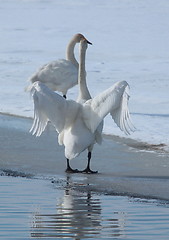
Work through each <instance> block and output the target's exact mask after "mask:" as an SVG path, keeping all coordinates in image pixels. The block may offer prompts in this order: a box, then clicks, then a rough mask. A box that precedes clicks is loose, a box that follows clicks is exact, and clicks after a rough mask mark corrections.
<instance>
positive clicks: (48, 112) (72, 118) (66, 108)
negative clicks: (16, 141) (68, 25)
mask: <svg viewBox="0 0 169 240" xmlns="http://www.w3.org/2000/svg"><path fill="white" fill-rule="evenodd" d="M87 45H88V44H87V40H86V39H83V40H81V41H80V51H79V52H80V61H79V73H78V74H79V75H78V85H79V95H78V99H77V101H73V100H66V99H65V98H63V97H62V96H60V95H59V94H57V93H55V92H53V91H52V90H50V89H49V88H48V87H47V86H45V85H44V84H43V83H41V82H35V83H34V84H33V85H32V88H31V93H32V96H33V100H34V122H33V125H32V128H31V130H30V131H31V132H32V134H34V135H36V136H40V135H41V134H42V132H43V131H44V130H45V128H46V126H47V123H48V121H50V122H51V124H52V125H53V126H54V127H55V129H56V131H57V132H58V142H59V144H60V145H64V147H65V157H66V159H67V169H66V172H84V173H96V172H97V171H92V170H91V169H90V161H91V153H92V150H93V146H94V144H95V143H98V144H101V141H102V128H103V119H104V118H105V117H106V116H107V115H108V114H111V116H112V119H113V120H114V122H115V123H116V124H117V126H118V127H119V128H120V129H121V130H122V131H123V132H124V133H126V134H130V132H131V131H134V126H133V124H132V122H131V120H130V113H129V109H128V100H129V93H128V92H129V85H128V83H127V82H126V81H120V82H116V83H115V84H114V85H112V86H111V87H110V88H108V89H107V90H105V91H103V92H102V93H100V94H99V95H97V96H96V97H94V98H91V95H90V93H89V90H88V88H87V84H86V73H85V55H86V49H87ZM85 150H88V162H87V167H86V168H85V169H84V170H83V171H78V170H77V169H72V168H71V166H70V160H71V159H73V158H75V157H77V156H78V155H79V154H80V153H81V152H83V151H85Z"/></svg>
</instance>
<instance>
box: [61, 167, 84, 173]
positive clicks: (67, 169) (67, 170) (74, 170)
mask: <svg viewBox="0 0 169 240" xmlns="http://www.w3.org/2000/svg"><path fill="white" fill-rule="evenodd" d="M65 172H66V173H80V172H81V171H79V170H78V169H72V168H66V170H65Z"/></svg>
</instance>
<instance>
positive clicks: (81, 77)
mask: <svg viewBox="0 0 169 240" xmlns="http://www.w3.org/2000/svg"><path fill="white" fill-rule="evenodd" d="M85 57H86V49H83V48H81V50H80V57H79V73H78V85H79V95H78V98H77V102H81V103H83V102H85V101H86V100H88V99H90V98H91V95H90V93H89V90H88V88H87V84H86V70H85Z"/></svg>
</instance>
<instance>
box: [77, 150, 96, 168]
mask: <svg viewBox="0 0 169 240" xmlns="http://www.w3.org/2000/svg"><path fill="white" fill-rule="evenodd" d="M91 157H92V153H91V152H88V163H87V167H86V168H85V169H84V170H83V171H81V172H82V173H98V171H92V170H91V169H90V160H91Z"/></svg>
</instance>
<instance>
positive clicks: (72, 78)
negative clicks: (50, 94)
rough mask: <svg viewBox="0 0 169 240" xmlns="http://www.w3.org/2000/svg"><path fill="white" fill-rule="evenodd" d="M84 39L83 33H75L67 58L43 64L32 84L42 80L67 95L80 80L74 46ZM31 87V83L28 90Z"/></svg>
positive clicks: (54, 89) (32, 79) (68, 48)
mask: <svg viewBox="0 0 169 240" xmlns="http://www.w3.org/2000/svg"><path fill="white" fill-rule="evenodd" d="M82 39H85V37H84V36H83V35H82V34H80V33H78V34H76V35H74V36H73V38H72V39H71V40H70V42H69V44H68V46H67V51H66V59H59V60H57V61H52V62H50V63H47V64H45V65H43V66H42V67H41V68H39V70H38V71H37V72H36V73H34V74H33V75H32V76H31V78H30V79H29V81H30V82H31V84H32V83H34V82H37V81H40V82H42V83H44V84H45V85H46V86H48V87H49V88H50V89H52V90H53V91H58V92H61V93H62V94H63V96H64V97H66V94H67V91H68V90H69V88H72V87H73V86H75V85H76V84H77V82H78V67H79V64H78V62H77V60H76V59H75V56H74V48H75V45H76V43H79V42H80V40H82ZM88 43H89V42H88ZM30 87H31V85H30V86H28V87H27V90H29V88H30Z"/></svg>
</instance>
